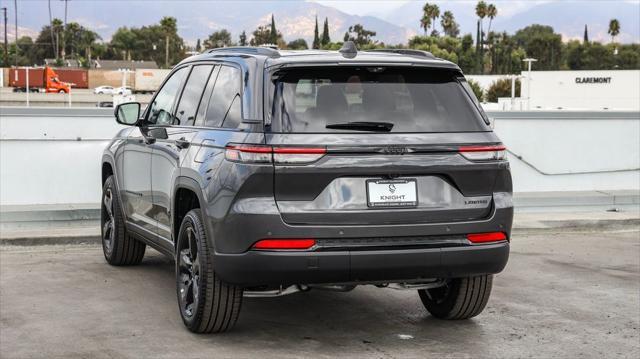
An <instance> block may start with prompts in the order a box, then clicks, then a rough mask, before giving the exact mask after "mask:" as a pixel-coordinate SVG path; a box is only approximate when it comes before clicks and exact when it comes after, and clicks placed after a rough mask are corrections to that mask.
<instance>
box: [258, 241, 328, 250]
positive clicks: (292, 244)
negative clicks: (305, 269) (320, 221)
mask: <svg viewBox="0 0 640 359" xmlns="http://www.w3.org/2000/svg"><path fill="white" fill-rule="evenodd" d="M315 245H316V241H315V239H309V238H298V239H262V240H259V241H258V242H256V244H254V245H253V249H262V250H265V249H266V250H268V249H278V250H282V249H309V248H311V247H313V246H315Z"/></svg>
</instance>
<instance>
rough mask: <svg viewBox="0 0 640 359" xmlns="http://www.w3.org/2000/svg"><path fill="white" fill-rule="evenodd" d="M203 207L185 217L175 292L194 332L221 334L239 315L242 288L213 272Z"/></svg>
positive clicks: (185, 320) (188, 325)
mask: <svg viewBox="0 0 640 359" xmlns="http://www.w3.org/2000/svg"><path fill="white" fill-rule="evenodd" d="M212 256H213V249H212V248H210V247H209V242H208V241H207V235H206V232H205V230H204V225H203V222H202V215H201V214H200V209H193V210H191V211H189V213H187V214H186V215H185V217H184V219H183V220H182V225H181V226H180V232H179V234H178V243H177V248H176V282H177V283H176V284H177V285H176V291H177V294H178V305H179V307H180V315H181V316H182V321H183V322H184V325H185V326H186V327H187V328H188V329H189V330H191V331H192V332H195V333H221V332H225V331H227V330H229V329H231V328H233V326H234V325H235V323H236V321H237V320H238V316H239V315H240V306H241V304H242V288H241V287H238V286H235V285H232V284H227V283H225V282H223V281H222V280H221V279H220V277H218V275H217V274H216V273H215V272H214V271H213V263H212Z"/></svg>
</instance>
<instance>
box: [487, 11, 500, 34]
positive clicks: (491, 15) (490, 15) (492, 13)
mask: <svg viewBox="0 0 640 359" xmlns="http://www.w3.org/2000/svg"><path fill="white" fill-rule="evenodd" d="M496 16H498V8H496V6H495V5H493V4H489V6H487V17H488V18H489V29H488V30H487V34H488V33H490V32H491V22H492V21H493V19H494V18H495V17H496Z"/></svg>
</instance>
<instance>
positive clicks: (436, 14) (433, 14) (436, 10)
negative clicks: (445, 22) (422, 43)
mask: <svg viewBox="0 0 640 359" xmlns="http://www.w3.org/2000/svg"><path fill="white" fill-rule="evenodd" d="M439 17H440V8H439V7H438V5H436V4H433V5H431V19H432V21H431V23H432V26H433V32H432V33H435V32H436V23H437V22H436V19H437V18H439Z"/></svg>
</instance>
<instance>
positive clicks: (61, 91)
mask: <svg viewBox="0 0 640 359" xmlns="http://www.w3.org/2000/svg"><path fill="white" fill-rule="evenodd" d="M58 93H67V91H65V90H59V91H58Z"/></svg>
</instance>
